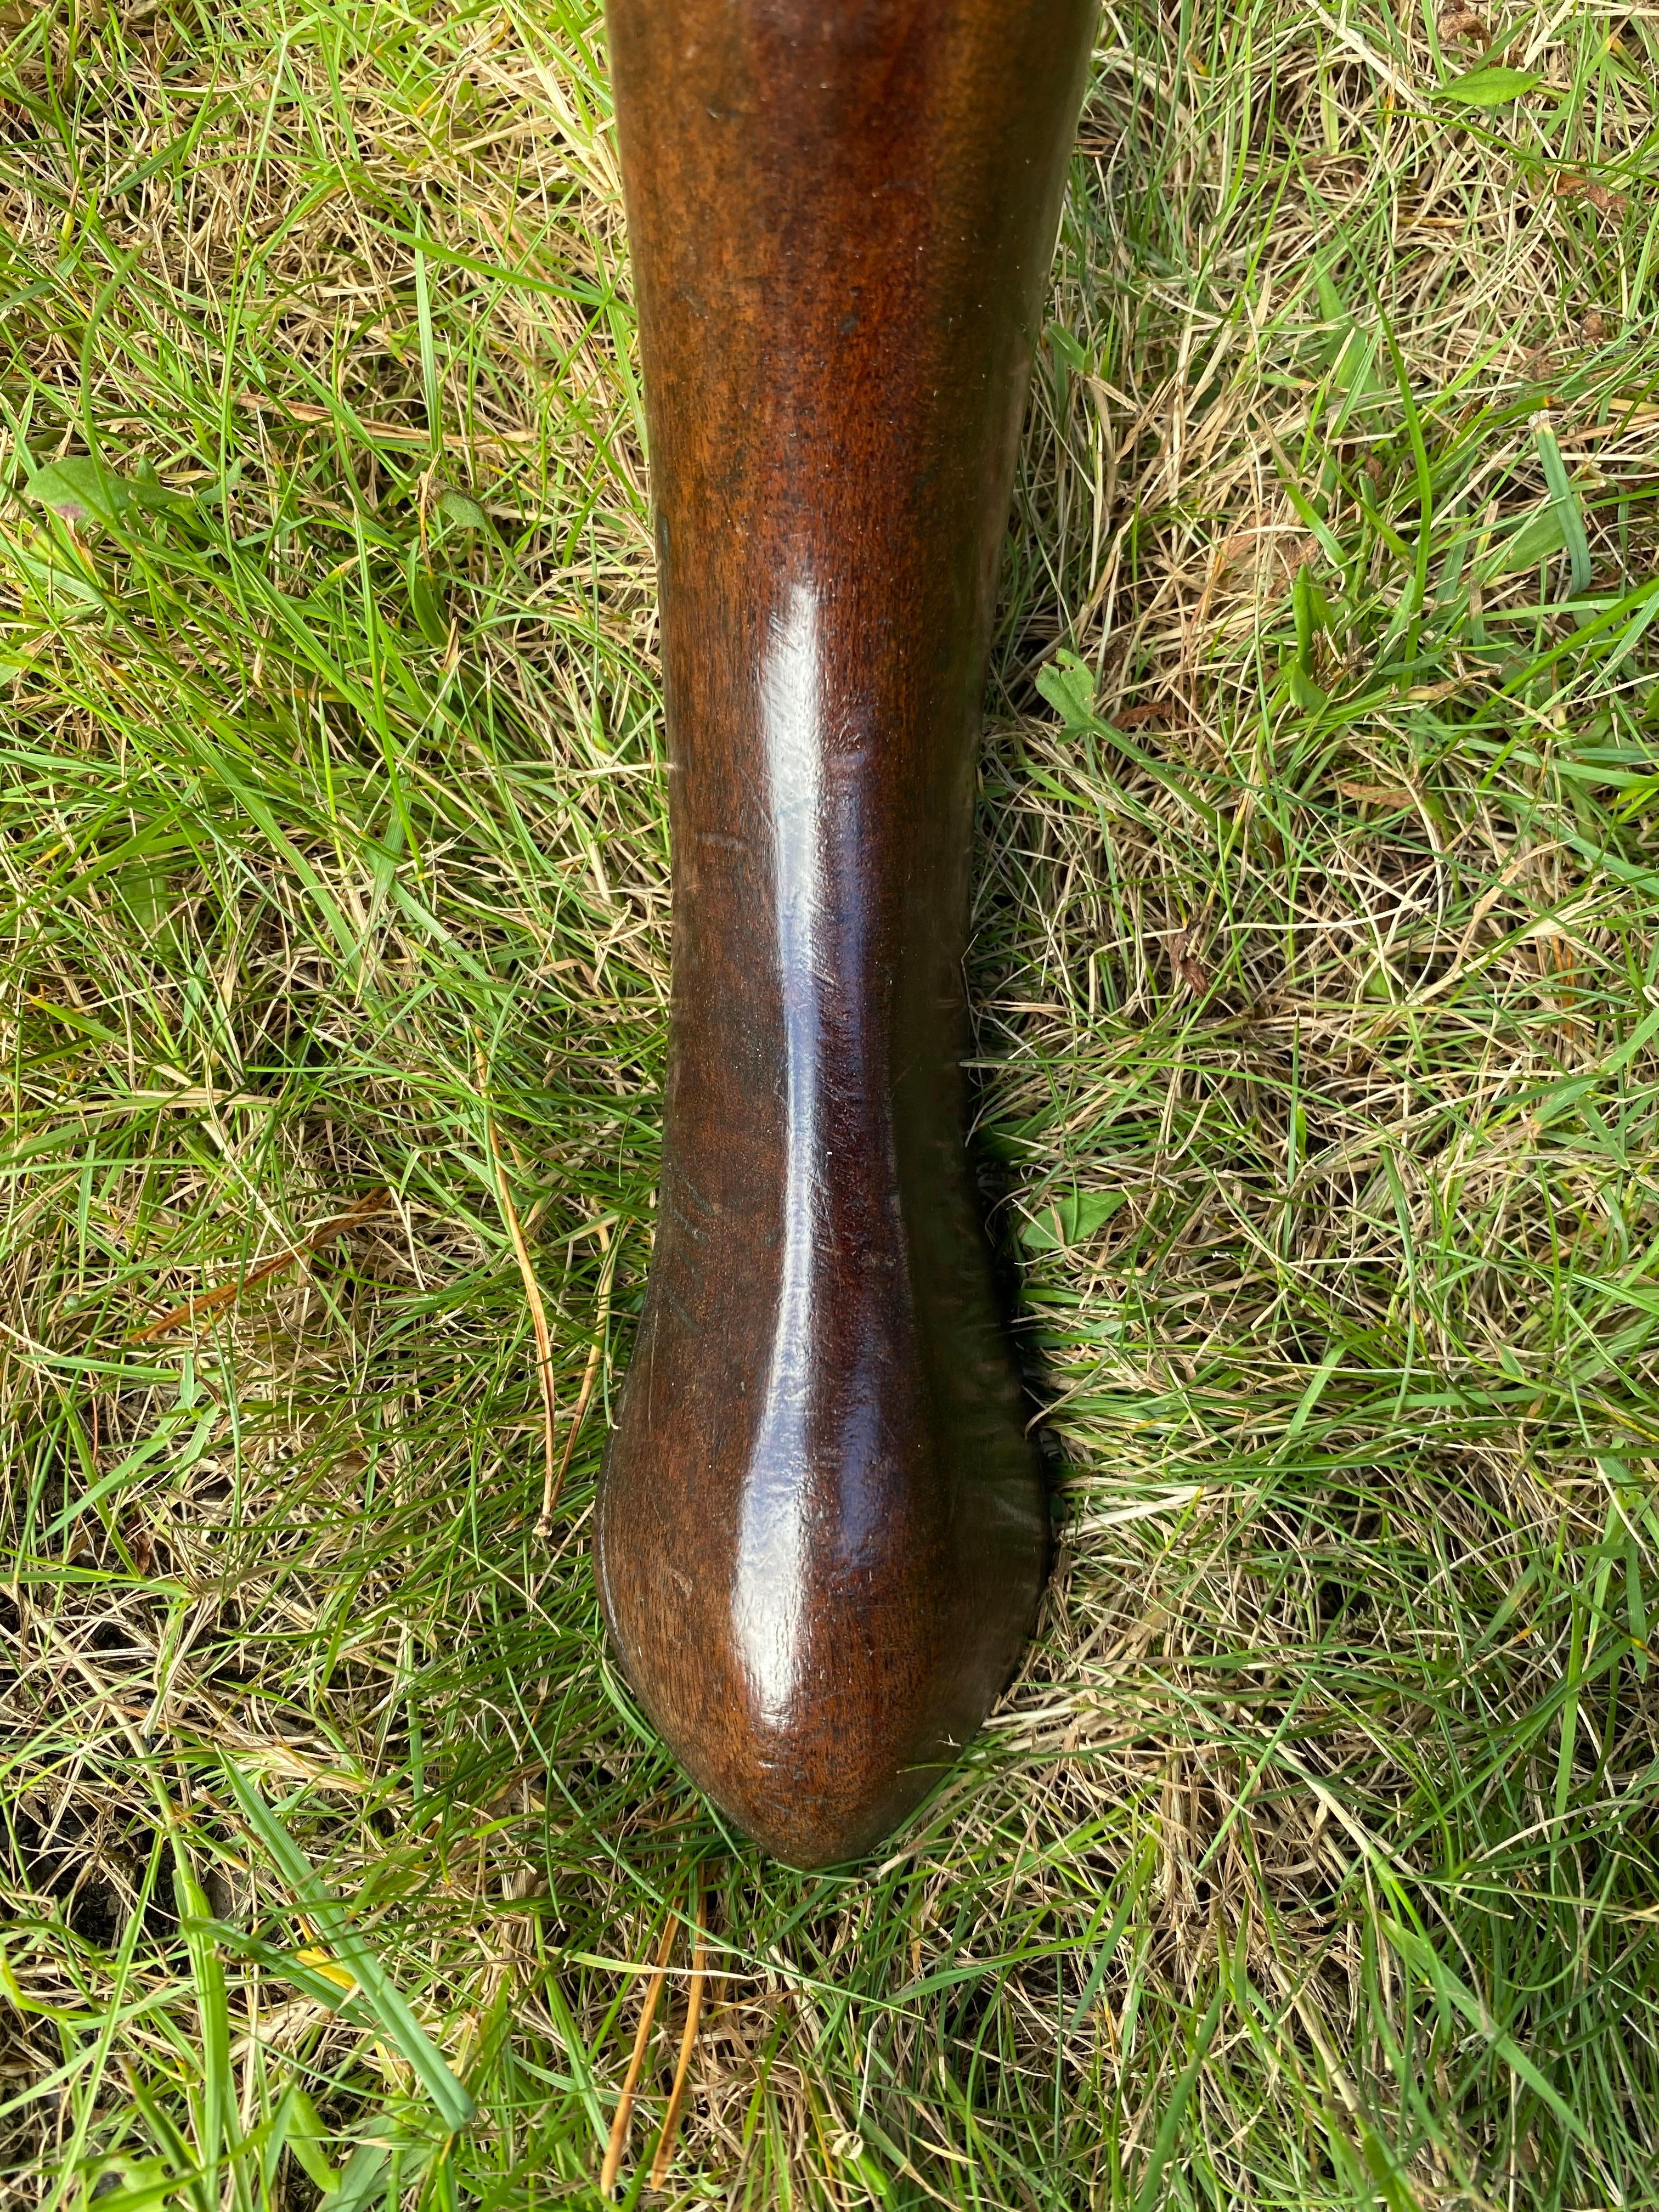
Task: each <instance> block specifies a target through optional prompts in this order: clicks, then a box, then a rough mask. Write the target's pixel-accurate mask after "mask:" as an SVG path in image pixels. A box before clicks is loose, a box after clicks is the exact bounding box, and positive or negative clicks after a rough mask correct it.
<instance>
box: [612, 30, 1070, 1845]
mask: <svg viewBox="0 0 1659 2212" xmlns="http://www.w3.org/2000/svg"><path fill="white" fill-rule="evenodd" d="M1092 12H1093V9H1092V0H609V10H608V21H609V26H610V35H611V58H612V65H613V70H614V76H615V83H616V96H617V123H618V129H619V131H620V137H621V149H622V159H623V179H624V184H625V188H626V196H627V215H628V222H629V239H630V244H631V249H632V255H633V266H634V272H635V284H636V288H637V296H638V301H639V311H640V330H641V356H642V365H643V372H644V380H645V390H646V400H647V416H648V422H649V428H650V438H651V470H652V482H653V495H654V501H655V506H656V514H657V546H658V556H659V573H660V588H661V602H662V652H663V667H664V679H665V690H666V702H667V724H668V745H669V758H670V805H671V833H672V838H673V893H674V948H673V1009H672V1018H671V1055H670V1073H669V1087H668V1097H667V1121H666V1130H665V1159H664V1167H663V1182H662V1189H661V1194H660V1199H659V1207H658V1213H657V1240H656V1249H655V1253H654V1256H653V1266H652V1273H651V1280H650V1285H649V1290H648V1293H647V1304H646V1310H645V1315H644V1317H643V1321H642V1323H641V1330H640V1334H639V1339H638V1343H637V1346H636V1348H635V1353H634V1357H633V1362H632V1365H631V1369H630V1371H629V1378H628V1383H627V1386H626V1389H625V1392H624V1395H623V1406H622V1410H621V1413H620V1417H619V1419H618V1422H617V1429H616V1431H615V1434H614V1436H613V1437H612V1440H611V1448H610V1452H609V1455H608V1459H607V1462H606V1468H605V1475H604V1480H603V1483H602V1487H601V1494H600V1501H599V1528H598V1539H597V1555H598V1564H599V1581H600V1589H601V1594H602V1597H603V1601H604V1604H605V1613H606V1616H607V1619H608V1620H609V1622H610V1625H611V1631H612V1633H613V1635H614V1637H615V1639H616V1642H617V1647H618V1649H619V1650H620V1652H621V1655H622V1657H623V1662H624V1664H625V1666H626V1668H627V1670H628V1673H629V1677H630V1679H631V1680H632V1682H633V1683H634V1686H635V1689H636V1690H637V1691H638V1693H639V1695H640V1697H641V1699H642V1701H643V1702H644V1704H645V1705H646V1706H647V1708H648V1710H649V1711H650V1712H651V1714H652V1716H653V1719H654V1720H655V1722H656V1723H657V1724H658V1726H659V1728H660V1729H662V1731H663V1734H664V1735H665V1737H666V1738H667V1740H668V1741H669V1742H670V1743H671V1745H672V1746H673V1747H674V1749H675V1750H676V1751H677V1752H678V1754H679V1756H680V1757H681V1759H683V1760H684V1763H685V1765H686V1766H687V1767H688V1768H689V1769H690V1771H691V1773H692V1774H693V1775H694V1776H695V1777H696V1779H697V1780H698V1781H699V1782H700V1783H701V1784H702V1785H703V1786H704V1787H705V1788H706V1789H707V1790H708V1791H709V1793H710V1794H711V1796H714V1799H715V1800H716V1802H718V1803H720V1805H721V1806H722V1807H723V1808H725V1809H726V1811H727V1812H728V1813H729V1814H731V1816H732V1818H733V1819H734V1820H736V1821H737V1822H738V1824H739V1825H740V1826H742V1827H744V1829H746V1830H747V1831H748V1832H750V1834H752V1835H754V1836H756V1837H757V1838H759V1840H760V1841H761V1842H762V1843H763V1844H766V1845H768V1846H769V1848H770V1849H772V1850H775V1851H776V1852H777V1853H779V1854H780V1855H781V1857H785V1858H787V1859H789V1860H791V1861H793V1862H794V1863H798V1864H803V1865H809V1864H818V1863H828V1862H831V1861H835V1860H838V1859H842V1858H846V1857H851V1856H854V1855H856V1854H858V1853H860V1852H861V1851H863V1850H866V1849H867V1848H868V1847H869V1846H870V1845H871V1844H872V1843H874V1842H875V1841H876V1840H877V1839H878V1838H879V1837H880V1836H881V1834H882V1833H883V1832H884V1831H885V1830H886V1829H887V1828H888V1827H890V1826H891V1825H892V1823H893V1822H894V1821H895V1820H897V1819H898V1818H899V1817H901V1816H902V1814H903V1813H904V1812H905V1811H906V1810H908V1808H909V1807H910V1806H911V1805H912V1804H914V1803H915V1802H916V1801H917V1799H918V1798H919V1797H920V1796H921V1795H922V1794H923V1793H924V1792H925V1791H926V1790H927V1788H928V1787H929V1786H930V1785H931V1784H932V1783H933V1781H934V1780H935V1779H936V1778H937V1776H938V1774H939V1771H940V1770H941V1767H942V1766H943V1765H945V1764H947V1763H948V1762H949V1760H950V1759H951V1758H952V1757H953V1756H954V1755H955V1752H956V1749H957V1747H959V1746H960V1745H961V1744H962V1743H963V1742H964V1741H966V1740H967V1738H968V1737H969V1735H972V1734H973V1732H974V1731H975V1729H977V1727H978V1726H979V1724H980V1723H981V1720H982V1719H983V1717H984V1715H985V1712H986V1710H987V1706H988V1705H989V1703H990V1701H991V1699H993V1698H994V1696H995V1694H996V1692H997V1691H998V1689H999V1688H1000V1686H1001V1685H1002V1683H1003V1682H1004V1681H1005V1680H1006V1679H1007V1676H1008V1674H1009V1673H1010V1671H1011V1670H1012V1667H1013V1664H1014V1662H1015V1661H1016V1659H1017V1657H1018V1652H1019V1649H1020V1646H1021V1644H1022V1643H1023V1641H1024V1638H1025V1637H1026V1635H1027V1634H1028V1633H1029V1632H1030V1623H1031V1620H1032V1616H1033V1613H1034V1612H1035V1608H1036V1600H1037V1596H1038V1594H1039V1591H1040V1589H1041V1584H1042V1575H1043V1572H1044V1568H1045V1562H1046V1557H1047V1518H1046V1512H1045V1507H1044V1501H1043V1498H1042V1488H1041V1484H1040V1480H1039V1475H1038V1470H1037V1466H1036V1458H1035V1455H1034V1452H1033V1450H1032V1448H1031V1444H1030V1439H1029V1437H1028V1436H1027V1434H1026V1429H1025V1409H1024V1403H1023V1401H1022V1397H1021V1394H1020V1390H1019V1387H1018V1380H1017V1377H1016V1374H1015V1370H1014V1366H1013V1363H1012V1358H1011V1355H1010V1352H1009V1348H1008V1346H1007V1344H1006V1340H1005V1338H1004V1335H1003V1334H1002V1331H1001V1328H1000V1322H999V1320H998V1316H997V1313H996V1310H995V1305H994V1298H993V1293H992V1285H991V1276H990V1269H989V1263H988V1255H987V1249H986V1245H985V1240H984V1237H983V1233H982V1231H981V1225H980V1222H979V1218H978V1214H977V1211H976V1207H975V1200H974V1194H973V1189H972V1185H971V1182H970V1178H969V1170H968V1166H967V1162H966V1156H965V1152H964V1146H963V1114H964V1107H965V1100H964V1089H963V1074H962V1068H961V1061H962V1057H963V1052H964V1050H965V1048H966V1042H967V1025H966V1013H965V1006H964V1000H963V980H962V959H963V945H964V940H965V936H966V931H967V921H968V886H969V841H970V833H971V825H972V803H973V789H974V771H975V753H976V750H977V744H978V738H979V730H980V714H981V690H982V686H983V682H984V673H985V658H986V651H987V638H988V633H989V627H990V621H991V614H992V607H993V597H994V591H995V587H996V581H997V568H998V555H999V549H1000V544H1001V540H1002V538H1003V535H1004V532H1005V528H1006V516H1007V508H1008V500H1009V492H1010V483H1011V476H1012V465H1013V453H1014V443H1015V438H1016V435H1017V432H1018V423H1019V416H1020V411H1021V407H1022V404H1023V400H1024V391H1025V384H1026V378H1027V374H1028V370H1029V366H1030V354H1031V348H1032V343H1033V337H1034V332H1035V327H1036V317H1037V315H1038V313H1039V311H1040V307H1041V302H1042V295H1043V290H1044V282H1045V278H1046V275H1047V270H1048V260H1049V257H1050V254H1051V252H1052V250H1053V244H1054V230H1055V225H1056V222H1057V217H1058V210H1059V202H1060V190H1061V185H1062V182H1063V179H1064V173H1065V167H1066V154H1067V150H1068V148H1069V143H1070V137H1071V132H1072V130H1073V125H1074V122H1075V118H1076V113H1077V108H1078V105H1079V98H1080V95H1081V90H1082V85H1083V78H1084V70H1085V58H1086V52H1087V45H1088V31H1089V27H1090V23H1091V16H1092Z"/></svg>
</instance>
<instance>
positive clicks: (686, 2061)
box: [651, 1867, 708, 2189]
mask: <svg viewBox="0 0 1659 2212" xmlns="http://www.w3.org/2000/svg"><path fill="white" fill-rule="evenodd" d="M691 1910H692V1924H693V1925H694V1927H695V1928H696V1942H695V1945H694V1947H693V1949H692V1953H691V1985H690V1989H689V1990H687V1992H686V1999H685V2027H684V2030H683V2031H682V2033H681V2035H680V2053H679V2057H678V2060H677V2061H676V2063H675V2066H674V2087H673V2088H672V2090H671V2092H670V2094H669V2099H668V2110H667V2112H665V2114H664V2116H663V2124H662V2133H661V2134H660V2135H659V2136H658V2138H657V2154H656V2156H655V2157H654V2158H653V2160H652V2161H651V2186H652V2187H653V2189H660V2188H661V2187H662V2185H663V2184H664V2183H665V2181H666V2180H667V2179H668V2168H669V2166H670V2164H671V2162H672V2160H673V2156H674V2136H675V2135H676V2133H677V2131H678V2128H679V2124H680V2108H681V2106H683V2105H684V2101H685V2085H686V2080H687V2077H688V2075H690V2071H691V2054H692V2052H693V2051H695V2050H696V2045H697V2026H698V2022H699V2021H701V2020H702V1992H703V1984H704V1979H705V1977H706V1975H707V1973H708V1929H706V1927H705V1926H704V1924H703V1923H704V1918H705V1915H704V1910H703V1883H702V1868H701V1867H699V1868H698V1869H697V1875H696V1884H695V1888H694V1894H693V1898H692V1906H691Z"/></svg>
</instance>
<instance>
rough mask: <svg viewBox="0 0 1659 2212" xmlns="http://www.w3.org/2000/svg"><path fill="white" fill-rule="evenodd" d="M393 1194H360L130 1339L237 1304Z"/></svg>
mask: <svg viewBox="0 0 1659 2212" xmlns="http://www.w3.org/2000/svg"><path fill="white" fill-rule="evenodd" d="M390 1195H391V1194H390V1192H389V1191H387V1190H386V1188H385V1186H384V1185H382V1186H381V1188H379V1189H378V1190H372V1191H370V1193H369V1194H368V1197H367V1198H360V1199H359V1200H357V1203H356V1206H349V1207H348V1208H347V1209H346V1211H345V1212H343V1213H337V1214H336V1215H335V1217H334V1218H333V1220H332V1221H325V1222H324V1224H323V1225H322V1227H321V1228H320V1229H313V1231H312V1232H311V1234H310V1236H309V1237H303V1238H301V1242H300V1243H297V1244H292V1245H290V1246H289V1249H288V1250H287V1251H286V1252H279V1253H277V1255H276V1257H275V1258H274V1259H270V1260H262V1261H260V1262H259V1264H258V1267H250V1268H249V1270H248V1272H247V1273H246V1275H239V1276H238V1277H237V1278H236V1280H235V1281H234V1283H221V1284H220V1285H219V1286H218V1288H217V1289H216V1290H211V1291H200V1292H198V1293H197V1296H196V1297H193V1298H186V1299H185V1302H184V1304H182V1305H178V1306H173V1307H172V1308H171V1309H170V1310H168V1311H167V1312H166V1313H164V1314H163V1315H162V1316H161V1319H160V1321H153V1322H147V1323H146V1324H145V1326H144V1327H143V1328H135V1329H132V1330H131V1331H130V1332H129V1334H128V1337H127V1341H128V1343H129V1344H149V1343H150V1342H151V1341H152V1340H154V1339H155V1338H156V1337H158V1336H166V1335H167V1334H168V1332H169V1331H170V1330H172V1329H175V1328H185V1326H186V1324H187V1323H189V1322H193V1321H198V1320H200V1318H201V1317H202V1316H203V1315H204V1314H210V1313H218V1312H219V1311H220V1310H222V1308H223V1307H225V1306H228V1305H233V1304H234V1303H235V1301H236V1300H237V1299H238V1298H239V1297H240V1296H241V1295H242V1292H243V1291H251V1290H252V1288H253V1286H254V1285H255V1284H256V1283H263V1282H265V1281H267V1280H268V1279H270V1277H271V1276H272V1275H279V1274H281V1273H282V1272H283V1268H284V1267H293V1266H294V1265H295V1262H296V1261H300V1260H308V1259H309V1258H310V1257H311V1255H312V1254H313V1252H320V1251H321V1250H322V1249H323V1247H324V1245H325V1244H327V1243H331V1242H332V1241H333V1239H334V1238H335V1237H342V1236H343V1235H344V1234H345V1232H346V1231H347V1230H348V1229H351V1228H355V1227H356V1225H357V1223H358V1222H360V1221H364V1220H367V1219H368V1216H369V1215H370V1214H371V1213H378V1212H380V1208H381V1207H382V1206H384V1205H385V1204H386V1200H387V1198H388V1197H389V1196H390Z"/></svg>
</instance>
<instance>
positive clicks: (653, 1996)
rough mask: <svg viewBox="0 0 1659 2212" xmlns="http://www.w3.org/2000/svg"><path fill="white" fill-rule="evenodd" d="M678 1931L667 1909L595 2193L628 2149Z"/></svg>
mask: <svg viewBox="0 0 1659 2212" xmlns="http://www.w3.org/2000/svg"><path fill="white" fill-rule="evenodd" d="M678 1933H679V1922H678V1920H677V1919H676V1917H674V1915H673V1914H672V1913H670V1914H669V1916H668V1924H667V1926H666V1927H665V1929H663V1931H662V1940H661V1942H659V1944H658V1946H657V1955H656V1959H655V1960H654V1961H653V1965H652V1968H651V1978H650V1979H649V1980H648V1981H647V1984H646V1985H645V1996H644V1997H643V1998H642V1999H641V2004H640V2024H639V2026H638V2027H637V2028H636V2029H635V2032H634V2049H633V2051H632V2053H631V2054H630V2056H629V2061H628V2071H627V2073H626V2074H625V2075H623V2086H622V2094H621V2096H620V2097H618V2098H617V2110H616V2113H615V2116H614V2117H613V2118H612V2120H611V2139H610V2141H609V2142H607V2143H606V2145H605V2162H604V2164H603V2165H602V2166H600V2168H599V2194H600V2196H601V2197H609V2196H610V2194H611V2191H612V2190H613V2189H614V2188H615V2187H616V2185H617V2174H618V2173H619V2172H621V2171H622V2162H623V2157H624V2155H625V2154H626V2152H627V2149H628V2124H629V2120H630V2119H631V2118H633V2115H634V2093H635V2089H636V2088H637V2087H638V2085H639V2079H640V2069H641V2067H642V2066H643V2065H644V2063H645V2046H646V2044H647V2040H648V2039H649V2037H650V2034H651V2023H652V2021H653V2020H654V2019H655V2018H656V2014H657V2000H658V1999H659V1997H660V1996H661V1995H662V1985H663V1984H664V1982H665V1981H666V1979H667V1978H668V1958H669V1954H670V1953H671V1951H672V1949H673V1948H674V1938H675V1936H678Z"/></svg>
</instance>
